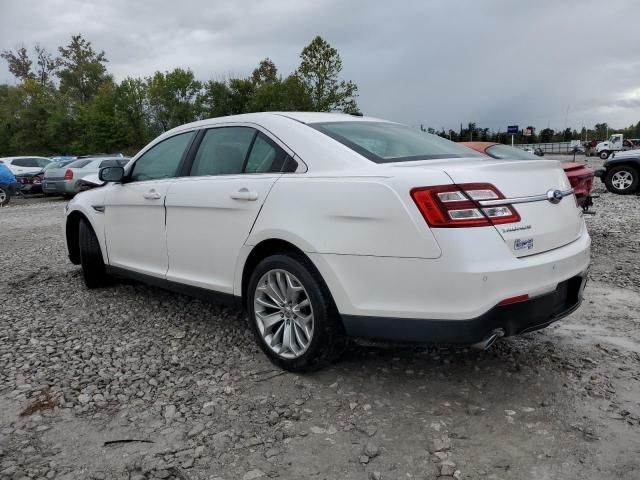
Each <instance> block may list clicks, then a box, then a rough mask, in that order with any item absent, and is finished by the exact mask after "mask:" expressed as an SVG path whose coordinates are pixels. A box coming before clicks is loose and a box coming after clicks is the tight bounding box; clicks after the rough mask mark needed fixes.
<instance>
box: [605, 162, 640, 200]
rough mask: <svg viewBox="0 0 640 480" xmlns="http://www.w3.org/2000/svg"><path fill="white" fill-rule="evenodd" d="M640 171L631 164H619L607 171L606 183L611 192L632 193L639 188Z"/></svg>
mask: <svg viewBox="0 0 640 480" xmlns="http://www.w3.org/2000/svg"><path fill="white" fill-rule="evenodd" d="M639 181H640V172H638V169H636V168H634V167H632V166H631V165H619V166H617V167H613V168H611V169H610V170H608V171H607V173H606V174H605V177H604V184H605V186H606V187H607V190H609V191H610V192H611V193H617V194H619V195H630V194H632V193H635V192H636V190H638V182H639Z"/></svg>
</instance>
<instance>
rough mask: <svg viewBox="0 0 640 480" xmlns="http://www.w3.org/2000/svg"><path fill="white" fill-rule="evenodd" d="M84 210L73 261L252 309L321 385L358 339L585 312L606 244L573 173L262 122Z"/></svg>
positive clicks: (267, 339)
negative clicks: (579, 200) (325, 369)
mask: <svg viewBox="0 0 640 480" xmlns="http://www.w3.org/2000/svg"><path fill="white" fill-rule="evenodd" d="M99 176H100V179H101V180H102V181H106V182H109V183H107V184H106V185H105V186H103V187H100V188H95V189H92V190H89V191H87V192H83V193H81V194H79V195H77V196H76V197H75V198H74V200H72V201H71V202H70V203H69V205H68V207H67V217H66V237H67V246H68V250H69V257H70V259H71V261H72V262H73V263H75V264H81V265H82V269H83V272H84V279H85V282H86V284H87V286H88V287H90V288H91V287H98V286H102V285H105V283H106V282H107V280H108V276H109V275H113V276H125V277H132V278H135V279H139V280H143V281H146V282H148V283H150V284H154V285H158V286H161V287H164V288H168V289H173V290H176V291H179V292H183V293H188V294H193V295H196V296H204V297H207V298H213V299H215V300H218V301H223V302H228V303H232V304H240V305H243V306H245V307H246V309H247V311H248V314H249V325H250V326H251V329H252V330H253V332H254V333H255V335H256V338H257V341H258V343H259V344H260V346H261V348H262V349H263V351H264V352H265V353H266V354H267V355H268V356H269V357H270V358H271V360H272V361H273V362H274V363H276V364H277V365H279V366H281V367H283V368H285V369H289V370H292V371H303V370H309V369H314V368H319V367H321V366H323V365H326V364H328V363H329V362H331V361H332V360H334V359H335V358H337V356H338V355H339V354H340V353H341V352H342V351H343V349H344V347H345V345H346V341H347V340H346V339H347V338H348V337H365V338H373V339H387V340H394V341H408V342H421V343H422V342H427V343H428V342H436V343H453V344H479V345H481V346H485V347H486V346H488V345H489V344H490V343H492V342H493V340H494V339H496V338H498V337H500V336H503V335H505V336H508V335H514V334H519V333H523V332H529V331H532V330H536V329H539V328H543V327H545V326H547V325H549V324H550V323H551V322H553V321H555V320H557V319H559V318H561V317H563V316H565V315H568V314H569V313H570V312H572V311H573V310H575V309H576V308H577V307H578V306H579V304H580V302H581V299H582V291H583V287H584V283H585V281H586V271H587V268H588V265H589V251H590V243H591V241H590V238H589V235H588V233H587V230H586V227H585V223H584V220H583V217H582V212H581V210H580V209H579V208H578V207H577V204H576V200H575V197H574V195H573V193H572V190H571V186H570V185H569V181H568V180H567V176H566V175H565V174H564V171H563V170H562V168H561V167H560V164H559V163H558V162H556V161H544V162H541V161H539V160H531V161H527V160H517V161H510V160H497V159H492V158H488V157H481V156H475V154H474V153H473V152H471V151H470V150H469V149H467V148H465V147H463V146H460V145H457V144H455V143H452V142H450V141H448V140H445V139H443V138H440V137H438V136H435V135H430V134H426V133H423V132H421V131H419V130H417V129H412V128H409V127H406V126H404V125H400V124H397V123H392V122H387V121H383V120H378V119H374V118H367V117H356V116H351V115H344V114H334V113H291V112H286V113H255V114H246V115H238V116H232V117H225V118H215V119H210V120H204V121H200V122H195V123H191V124H188V125H183V126H181V127H178V128H175V129H173V130H171V131H169V132H166V133H164V134H163V135H161V136H160V137H158V138H157V139H156V140H154V141H153V142H152V143H151V144H149V145H148V146H147V147H145V148H144V149H143V150H142V151H141V152H140V153H138V154H137V155H136V156H135V157H134V158H133V159H132V160H131V162H130V163H129V164H128V165H127V166H126V167H125V168H123V167H108V168H103V169H101V171H100V173H99Z"/></svg>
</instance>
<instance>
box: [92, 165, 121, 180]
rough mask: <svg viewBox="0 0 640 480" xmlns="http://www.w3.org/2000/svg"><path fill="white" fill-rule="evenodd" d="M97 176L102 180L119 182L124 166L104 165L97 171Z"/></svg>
mask: <svg viewBox="0 0 640 480" xmlns="http://www.w3.org/2000/svg"><path fill="white" fill-rule="evenodd" d="M98 178H99V179H100V180H102V181H103V182H121V181H122V179H123V178H124V168H122V167H104V168H101V169H100V171H99V172H98Z"/></svg>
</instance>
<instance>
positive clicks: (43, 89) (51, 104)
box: [0, 35, 358, 156]
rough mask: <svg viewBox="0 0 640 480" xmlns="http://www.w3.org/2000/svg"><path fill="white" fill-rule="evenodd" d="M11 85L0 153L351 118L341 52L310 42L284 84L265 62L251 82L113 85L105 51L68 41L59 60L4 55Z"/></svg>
mask: <svg viewBox="0 0 640 480" xmlns="http://www.w3.org/2000/svg"><path fill="white" fill-rule="evenodd" d="M0 55H1V56H2V58H4V59H5V60H6V61H7V64H8V67H9V71H10V72H11V74H12V75H13V76H14V77H15V78H16V80H17V83H16V85H7V84H0V156H8V155H21V154H30V155H68V154H73V155H81V154H91V153H113V152H124V153H127V154H133V153H135V152H136V151H138V150H139V149H140V148H142V147H143V146H144V145H146V144H147V143H148V142H149V141H150V140H152V139H153V138H155V137H156V136H157V135H159V134H160V133H162V132H164V131H167V130H169V129H171V128H173V127H176V126H178V125H182V124H184V123H188V122H192V121H194V120H199V119H203V118H210V117H219V116H224V115H235V114H241V113H248V112H261V111H292V110H298V111H342V112H346V113H357V112H358V105H357V101H356V99H357V93H358V87H357V85H356V84H355V83H353V82H352V81H346V80H342V79H341V78H340V73H341V71H342V60H341V58H340V55H339V53H338V51H337V50H336V49H335V48H333V47H332V46H331V45H329V43H327V42H326V41H325V40H324V39H322V38H321V37H316V38H314V39H313V41H312V42H311V43H310V44H309V45H307V46H306V47H304V49H303V50H302V52H301V53H300V64H299V66H298V68H297V69H296V70H295V71H294V72H293V73H291V74H289V75H287V76H286V77H283V76H282V75H281V74H280V73H279V72H278V69H277V67H276V65H275V64H274V63H273V61H271V60H270V59H269V58H265V59H264V60H262V61H261V62H260V63H259V65H258V66H257V67H256V68H255V69H254V70H253V72H252V73H251V75H250V76H248V77H244V78H228V79H226V80H209V81H201V80H198V79H196V77H195V75H194V73H193V72H192V71H191V70H190V69H188V68H187V69H184V68H175V69H173V70H171V71H166V72H160V71H157V72H155V73H154V74H153V75H151V76H149V77H144V78H142V77H127V78H125V79H124V80H122V81H120V82H117V81H115V80H114V78H113V75H111V74H110V73H109V71H108V69H107V64H108V59H107V56H106V54H105V52H104V51H96V50H95V49H94V47H93V46H92V44H91V42H90V41H88V40H87V39H85V38H84V37H83V36H82V35H74V36H72V37H71V40H70V42H69V44H68V45H66V46H60V47H58V49H57V52H56V53H53V52H50V51H48V50H47V49H45V48H43V47H41V46H40V45H35V46H34V47H33V48H32V53H31V54H30V52H29V50H28V49H27V48H26V47H25V46H20V47H18V48H16V49H14V50H4V51H3V52H2V53H1V54H0Z"/></svg>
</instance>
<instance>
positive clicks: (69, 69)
mask: <svg viewBox="0 0 640 480" xmlns="http://www.w3.org/2000/svg"><path fill="white" fill-rule="evenodd" d="M58 51H59V52H60V69H59V70H58V71H57V75H58V77H59V78H60V91H61V92H62V93H63V94H66V95H68V96H69V97H70V98H71V99H72V100H74V101H75V102H77V103H79V104H84V103H86V102H88V101H89V100H91V98H93V96H94V95H95V94H96V93H97V92H98V88H100V85H102V83H104V82H105V81H107V80H109V79H110V76H109V74H108V73H107V68H106V66H105V64H106V63H107V62H108V60H107V57H106V56H105V53H104V52H103V51H101V52H96V51H95V50H94V49H93V47H92V46H91V42H89V41H87V40H85V39H84V38H82V35H74V36H72V37H71V42H69V45H67V46H66V47H58Z"/></svg>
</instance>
